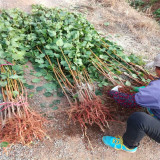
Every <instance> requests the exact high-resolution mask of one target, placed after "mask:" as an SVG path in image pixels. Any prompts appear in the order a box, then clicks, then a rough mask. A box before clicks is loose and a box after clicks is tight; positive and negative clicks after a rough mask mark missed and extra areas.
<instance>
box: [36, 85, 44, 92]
mask: <svg viewBox="0 0 160 160" xmlns="http://www.w3.org/2000/svg"><path fill="white" fill-rule="evenodd" d="M43 89H44V87H43V86H40V87H37V88H36V91H37V92H39V91H42V90H43Z"/></svg>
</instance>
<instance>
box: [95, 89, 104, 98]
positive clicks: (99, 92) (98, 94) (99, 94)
mask: <svg viewBox="0 0 160 160" xmlns="http://www.w3.org/2000/svg"><path fill="white" fill-rule="evenodd" d="M95 94H96V95H97V96H102V95H103V94H102V92H101V91H100V90H98V89H97V90H96V91H95Z"/></svg>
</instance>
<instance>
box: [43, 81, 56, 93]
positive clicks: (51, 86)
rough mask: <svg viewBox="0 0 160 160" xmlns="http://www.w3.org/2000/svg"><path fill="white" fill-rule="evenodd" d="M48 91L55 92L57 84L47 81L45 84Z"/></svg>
mask: <svg viewBox="0 0 160 160" xmlns="http://www.w3.org/2000/svg"><path fill="white" fill-rule="evenodd" d="M43 87H44V88H45V89H46V91H47V92H53V90H56V89H57V85H56V84H55V83H46V84H44V85H43Z"/></svg>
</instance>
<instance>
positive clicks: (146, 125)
mask: <svg viewBox="0 0 160 160" xmlns="http://www.w3.org/2000/svg"><path fill="white" fill-rule="evenodd" d="M146 135H147V136H149V137H150V138H152V139H154V140H155V141H156V142H158V143H160V120H158V119H156V118H154V117H152V116H150V115H148V114H146V113H144V112H135V113H133V114H132V115H131V116H130V117H129V118H128V121H127V129H126V132H125V134H124V135H123V143H124V145H125V146H126V147H128V148H130V149H132V148H135V147H137V146H138V145H139V143H140V141H141V140H142V138H143V137H144V136H146Z"/></svg>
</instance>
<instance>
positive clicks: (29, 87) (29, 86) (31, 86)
mask: <svg viewBox="0 0 160 160" xmlns="http://www.w3.org/2000/svg"><path fill="white" fill-rule="evenodd" d="M26 88H28V89H33V88H34V86H33V85H26Z"/></svg>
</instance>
